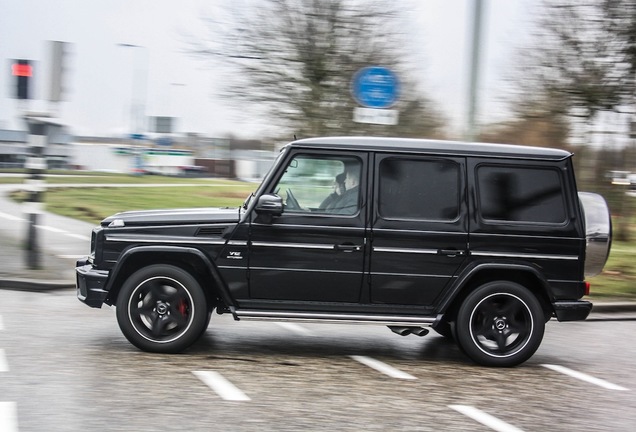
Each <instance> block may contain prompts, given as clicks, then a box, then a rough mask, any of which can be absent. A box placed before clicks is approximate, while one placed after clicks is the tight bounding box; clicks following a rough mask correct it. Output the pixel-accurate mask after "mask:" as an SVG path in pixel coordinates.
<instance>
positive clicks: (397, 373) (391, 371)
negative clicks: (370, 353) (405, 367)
mask: <svg viewBox="0 0 636 432" xmlns="http://www.w3.org/2000/svg"><path fill="white" fill-rule="evenodd" d="M350 357H351V358H352V359H354V360H355V361H358V362H360V363H362V364H363V365H366V366H369V367H370V368H372V369H375V370H377V371H378V372H381V373H383V374H385V375H388V376H390V377H391V378H398V379H407V380H414V379H417V378H415V377H414V376H413V375H409V374H407V373H406V372H402V371H401V370H399V369H396V368H394V367H393V366H389V365H388V364H386V363H382V362H381V361H379V360H375V359H372V358H371V357H365V356H350Z"/></svg>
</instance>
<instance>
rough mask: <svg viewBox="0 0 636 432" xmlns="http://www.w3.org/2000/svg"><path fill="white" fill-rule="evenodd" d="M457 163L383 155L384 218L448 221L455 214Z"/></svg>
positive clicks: (381, 200) (381, 206) (381, 207)
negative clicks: (384, 156)
mask: <svg viewBox="0 0 636 432" xmlns="http://www.w3.org/2000/svg"><path fill="white" fill-rule="evenodd" d="M460 179H461V176H460V167H459V164H457V163H456V162H454V161H450V160H444V159H407V158H387V159H384V160H382V161H381V162H380V182H379V194H380V195H379V202H378V209H379V212H380V216H381V217H382V218H384V219H411V220H432V221H436V220H440V221H451V220H455V219H456V218H457V217H458V216H459V190H460Z"/></svg>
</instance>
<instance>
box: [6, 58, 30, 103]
mask: <svg viewBox="0 0 636 432" xmlns="http://www.w3.org/2000/svg"><path fill="white" fill-rule="evenodd" d="M11 74H12V75H13V76H14V77H16V97H17V98H18V99H29V81H30V79H31V77H32V76H33V66H31V62H30V61H29V60H16V61H15V62H14V63H13V64H12V65H11Z"/></svg>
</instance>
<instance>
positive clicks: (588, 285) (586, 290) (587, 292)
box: [585, 281, 592, 296]
mask: <svg viewBox="0 0 636 432" xmlns="http://www.w3.org/2000/svg"><path fill="white" fill-rule="evenodd" d="M591 286H592V285H591V284H590V283H589V282H588V281H585V295H586V296H589V295H590V287H591Z"/></svg>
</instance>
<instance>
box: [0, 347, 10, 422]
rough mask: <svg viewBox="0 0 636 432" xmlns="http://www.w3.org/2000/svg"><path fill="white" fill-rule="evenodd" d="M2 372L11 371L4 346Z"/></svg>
mask: <svg viewBox="0 0 636 432" xmlns="http://www.w3.org/2000/svg"><path fill="white" fill-rule="evenodd" d="M0 372H9V363H8V362H7V356H6V355H5V354H4V350H3V349H2V348H0ZM0 430H2V429H0Z"/></svg>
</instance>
